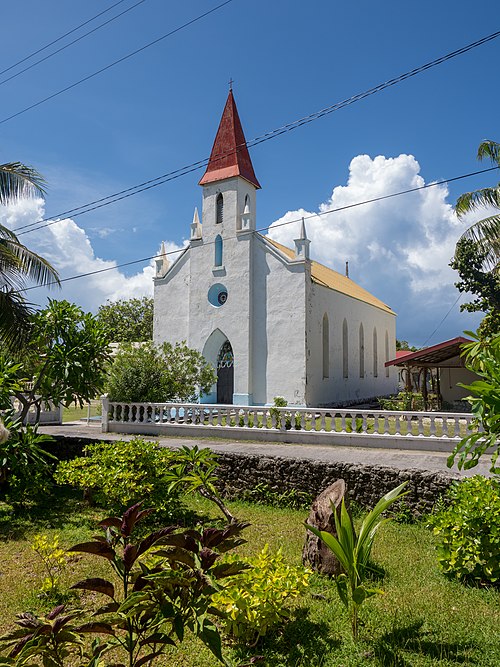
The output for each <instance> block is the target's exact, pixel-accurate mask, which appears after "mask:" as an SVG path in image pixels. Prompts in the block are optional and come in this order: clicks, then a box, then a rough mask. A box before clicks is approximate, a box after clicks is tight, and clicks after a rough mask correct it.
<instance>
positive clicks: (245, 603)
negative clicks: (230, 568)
mask: <svg viewBox="0 0 500 667" xmlns="http://www.w3.org/2000/svg"><path fill="white" fill-rule="evenodd" d="M225 562H226V563H232V562H243V563H246V564H247V565H248V566H249V567H250V569H248V570H246V571H244V572H240V573H238V576H235V577H228V578H227V579H226V580H225V583H224V587H223V588H222V589H221V590H219V591H218V592H217V593H215V594H214V596H213V598H212V602H213V605H214V607H215V608H216V609H217V610H219V612H220V613H221V614H222V615H223V618H222V624H223V627H224V630H225V632H226V633H227V634H228V635H230V636H231V637H233V638H234V639H236V640H240V641H245V642H246V643H251V644H254V645H255V644H256V643H257V641H258V640H259V638H260V637H262V636H264V635H265V634H266V633H267V632H268V630H269V629H270V628H273V627H275V626H276V625H279V624H280V623H282V622H283V621H284V620H285V619H287V618H288V617H289V614H290V611H289V608H288V607H287V602H288V601H290V600H293V599H294V598H297V597H298V596H299V595H300V594H301V593H303V592H304V590H305V589H306V588H307V586H308V582H309V576H310V574H311V573H310V571H309V570H307V569H306V568H304V567H302V566H294V565H289V564H288V563H286V561H285V559H284V557H283V554H282V553H281V549H280V550H279V551H278V552H276V553H275V554H272V553H270V551H269V547H268V545H266V546H265V547H264V549H263V550H262V551H261V552H260V553H259V554H258V555H257V556H254V557H241V556H240V557H237V556H235V555H229V556H227V558H226V559H225Z"/></svg>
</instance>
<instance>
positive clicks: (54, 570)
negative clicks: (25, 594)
mask: <svg viewBox="0 0 500 667" xmlns="http://www.w3.org/2000/svg"><path fill="white" fill-rule="evenodd" d="M31 548H32V549H33V551H34V552H35V553H36V554H37V555H38V557H39V558H40V560H41V561H42V563H43V568H44V571H45V574H46V575H47V576H46V577H45V578H44V580H43V583H42V586H41V592H42V593H43V594H44V595H47V596H54V595H56V594H57V593H58V592H59V575H60V574H61V573H62V572H63V570H64V568H65V567H66V564H67V562H68V559H67V556H66V552H65V550H64V549H62V548H61V545H60V543H59V535H57V534H56V535H54V536H53V537H52V538H50V537H49V536H48V535H42V534H38V535H35V536H34V538H33V542H32V543H31Z"/></svg>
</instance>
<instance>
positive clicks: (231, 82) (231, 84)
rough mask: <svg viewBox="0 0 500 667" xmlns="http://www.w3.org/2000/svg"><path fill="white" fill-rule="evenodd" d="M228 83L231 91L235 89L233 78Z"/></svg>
mask: <svg viewBox="0 0 500 667" xmlns="http://www.w3.org/2000/svg"><path fill="white" fill-rule="evenodd" d="M228 83H229V90H232V89H233V83H234V81H233V78H232V77H231V78H230V79H229V81H228Z"/></svg>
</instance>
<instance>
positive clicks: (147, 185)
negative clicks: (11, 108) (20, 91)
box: [0, 0, 500, 230]
mask: <svg viewBox="0 0 500 667" xmlns="http://www.w3.org/2000/svg"><path fill="white" fill-rule="evenodd" d="M228 1H229V2H230V1H231V0H228ZM224 4H227V3H224ZM220 6H222V5H220ZM215 9H217V7H216V8H215ZM215 9H214V10H211V11H215ZM498 36H500V30H499V31H497V32H494V33H491V34H490V35H487V36H486V37H483V38H482V39H480V40H477V41H476V42H471V43H470V44H468V45H466V46H464V47H462V48H460V49H457V50H455V51H452V52H450V53H448V54H446V55H444V56H441V57H440V58H437V59H436V60H433V61H431V62H429V63H426V64H424V65H421V66H420V67H417V68H416V69H413V70H410V71H409V72H406V73H404V74H401V75H400V76H398V77H395V78H392V79H389V80H388V81H386V82H384V83H381V84H379V85H377V86H375V87H373V88H370V89H368V90H366V91H364V92H362V93H358V94H356V95H353V96H352V97H349V98H347V99H345V100H343V101H341V102H337V103H335V104H332V105H330V106H328V107H325V108H324V109H320V110H319V111H316V112H314V113H312V114H309V115H308V116H305V117H303V118H300V119H298V120H295V121H293V122H291V123H288V124H287V125H283V126H282V127H279V128H276V129H274V130H271V131H270V132H267V133H265V134H263V135H260V136H258V137H256V138H255V139H252V140H251V141H249V142H247V143H246V144H241V145H239V146H237V147H236V148H235V149H233V150H232V151H227V152H226V153H224V154H221V155H220V156H215V157H214V158H212V159H215V160H219V159H223V158H224V157H227V156H228V155H231V154H233V153H234V152H238V151H240V150H242V149H243V148H244V147H245V146H247V147H249V148H252V147H253V146H257V145H258V144H261V143H264V142H266V141H270V140H271V139H274V138H276V137H278V136H281V135H282V134H285V133H286V132H290V131H292V130H295V129H297V128H299V127H302V126H303V125H306V124H308V123H311V122H313V121H315V120H318V119H319V118H323V117H324V116H326V115H328V114H331V113H333V112H335V111H338V110H340V109H342V108H344V107H347V106H350V105H351V104H354V103H355V102H358V101H360V100H362V99H365V98H366V97H369V96H370V95H374V94H375V93H378V92H380V91H382V90H385V89H386V88H389V87H390V86H393V85H395V84H396V83H399V82H401V81H405V80H406V79H408V78H410V77H412V76H416V75H417V74H419V73H421V72H423V71H426V70H428V69H430V68H431V67H434V66H436V65H439V64H441V63H443V62H445V61H446V60H450V59H451V58H454V57H456V56H457V55H461V54H462V53H465V52H467V51H470V50H471V49H473V48H476V47H478V46H481V45H482V44H485V43H486V42H489V41H491V40H493V39H496V38H497V37H498ZM7 120H8V119H7ZM1 122H3V121H0V123H1ZM208 161H209V158H204V159H203V160H198V161H196V162H193V163H191V164H188V165H185V166H184V167H180V168H179V169H175V170H174V171H171V172H167V173H165V174H162V175H161V176H157V177H155V178H152V179H149V180H147V181H143V182H142V183H138V184H137V185H134V186H131V187H129V188H126V189H124V190H121V191H119V192H115V193H114V194H111V195H108V196H106V197H102V198H101V199H96V200H94V201H91V202H89V203H87V204H83V205H82V206H78V207H76V208H72V209H69V210H67V211H63V212H62V213H58V214H56V215H52V216H51V217H48V218H43V219H42V220H38V221H37V222H33V223H30V224H29V225H24V226H23V227H20V228H19V229H20V230H22V229H28V228H31V227H35V226H36V225H39V224H41V223H45V222H49V221H52V222H50V224H54V218H62V217H64V216H67V215H70V214H72V217H77V216H78V215H83V213H89V212H90V211H95V210H96V209H98V208H102V207H103V206H107V205H108V204H114V203H115V202H118V201H121V200H122V199H126V198H127V197H129V196H132V195H134V194H139V193H140V192H144V191H146V190H150V189H151V188H153V187H157V186H159V185H163V184H164V183H168V182H169V181H171V180H174V179H176V178H179V177H180V176H185V175H187V174H189V173H191V172H193V171H196V170H197V169H200V168H201V167H203V166H206V165H207V164H208ZM485 171H488V170H485ZM476 173H483V172H482V171H479V172H476ZM83 209H86V210H83ZM79 211H81V213H80V212H79Z"/></svg>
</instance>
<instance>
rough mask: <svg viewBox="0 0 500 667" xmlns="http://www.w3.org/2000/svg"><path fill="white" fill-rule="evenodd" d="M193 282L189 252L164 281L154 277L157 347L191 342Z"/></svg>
mask: <svg viewBox="0 0 500 667" xmlns="http://www.w3.org/2000/svg"><path fill="white" fill-rule="evenodd" d="M190 280H191V275H190V254H189V250H186V251H185V252H184V253H183V254H182V255H181V256H180V257H179V258H178V259H177V261H176V262H175V263H174V264H173V265H172V266H171V267H170V269H169V271H168V272H167V274H166V275H165V276H164V277H163V278H155V280H154V315H153V340H154V343H155V344H156V345H159V344H161V343H165V342H168V343H176V342H178V341H179V342H180V341H183V340H185V341H186V342H187V343H188V340H189V328H188V327H189V294H190ZM188 344H189V343H188Z"/></svg>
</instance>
